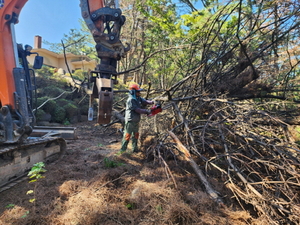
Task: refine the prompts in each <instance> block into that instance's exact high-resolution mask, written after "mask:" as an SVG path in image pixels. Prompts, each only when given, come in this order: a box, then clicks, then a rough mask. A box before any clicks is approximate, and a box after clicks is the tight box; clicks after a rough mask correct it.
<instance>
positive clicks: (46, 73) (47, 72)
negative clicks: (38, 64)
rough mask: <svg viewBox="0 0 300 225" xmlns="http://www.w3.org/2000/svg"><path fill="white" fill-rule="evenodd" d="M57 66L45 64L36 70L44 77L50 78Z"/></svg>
mask: <svg viewBox="0 0 300 225" xmlns="http://www.w3.org/2000/svg"><path fill="white" fill-rule="evenodd" d="M55 70H56V68H53V67H49V66H45V65H43V67H42V68H41V69H38V70H35V73H36V74H38V75H39V76H42V77H44V78H50V77H51V76H53V74H54V73H55Z"/></svg>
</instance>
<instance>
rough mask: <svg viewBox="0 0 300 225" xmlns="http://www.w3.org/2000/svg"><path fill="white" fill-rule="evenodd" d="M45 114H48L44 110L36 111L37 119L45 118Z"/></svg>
mask: <svg viewBox="0 0 300 225" xmlns="http://www.w3.org/2000/svg"><path fill="white" fill-rule="evenodd" d="M45 114H46V113H45V111H44V110H42V109H38V110H37V111H36V113H35V117H36V120H37V121H40V120H41V119H42V118H43V116H44V115H45Z"/></svg>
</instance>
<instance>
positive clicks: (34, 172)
mask: <svg viewBox="0 0 300 225" xmlns="http://www.w3.org/2000/svg"><path fill="white" fill-rule="evenodd" d="M44 167H45V164H44V163H43V162H38V163H35V164H34V165H33V167H32V168H31V170H30V171H29V173H28V175H27V176H29V178H30V179H32V180H30V181H29V183H32V182H36V181H37V180H38V179H41V178H45V177H44V176H43V175H42V173H45V172H46V171H47V170H45V169H44Z"/></svg>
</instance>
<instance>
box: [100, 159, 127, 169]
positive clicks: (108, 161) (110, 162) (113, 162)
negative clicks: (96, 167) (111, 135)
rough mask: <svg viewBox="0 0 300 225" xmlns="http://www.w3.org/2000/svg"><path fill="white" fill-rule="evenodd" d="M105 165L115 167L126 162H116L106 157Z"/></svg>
mask: <svg viewBox="0 0 300 225" xmlns="http://www.w3.org/2000/svg"><path fill="white" fill-rule="evenodd" d="M103 161H104V166H105V167H106V168H115V167H118V166H123V165H124V163H121V162H116V161H114V160H111V159H109V158H104V160H103Z"/></svg>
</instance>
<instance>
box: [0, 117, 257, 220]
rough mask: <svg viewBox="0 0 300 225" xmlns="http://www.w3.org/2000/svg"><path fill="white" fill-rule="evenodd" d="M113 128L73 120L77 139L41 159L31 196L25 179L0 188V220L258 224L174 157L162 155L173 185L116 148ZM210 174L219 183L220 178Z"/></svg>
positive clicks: (147, 163)
mask: <svg viewBox="0 0 300 225" xmlns="http://www.w3.org/2000/svg"><path fill="white" fill-rule="evenodd" d="M119 129H120V127H119V126H118V125H115V126H113V127H110V128H103V127H100V126H95V125H94V123H92V122H87V123H81V124H78V125H77V132H78V139H77V140H71V141H68V147H67V152H66V155H65V156H64V157H63V159H62V160H61V161H59V162H56V163H53V164H49V165H47V166H46V169H47V172H46V173H45V176H46V178H45V179H42V180H40V181H39V182H38V183H36V184H37V187H36V196H35V198H36V202H35V203H29V199H30V198H31V197H30V196H28V195H26V192H27V191H28V190H31V189H33V186H34V184H33V183H28V182H27V181H24V182H22V183H20V184H18V185H17V186H15V187H13V188H12V189H10V190H7V191H5V192H2V193H0V224H1V225H9V224H14V225H21V224H22V225H33V224H36V225H71V224H77V225H96V224H105V225H110V224H111V225H115V224H140V225H148V224H149V225H150V224H153V225H154V224H155V225H159V224H170V225H171V224H187V225H191V224H204V225H205V224H207V225H213V224H218V225H220V224H237V225H243V224H260V223H258V222H257V221H258V220H255V219H253V218H252V217H251V215H250V213H249V212H247V211H244V210H241V209H239V208H238V207H237V206H235V207H234V205H232V204H233V201H232V202H230V199H229V200H227V206H226V207H225V208H224V207H220V206H218V205H216V204H215V203H214V202H213V201H212V200H211V199H210V198H209V197H208V195H207V194H206V193H205V192H203V186H202V184H201V183H200V182H199V181H198V179H197V177H196V176H195V175H194V174H193V173H192V172H189V171H187V170H185V169H182V168H183V165H180V163H181V162H174V161H170V162H169V166H170V169H171V170H172V173H173V176H174V178H175V180H176V187H175V185H174V181H173V180H172V179H170V178H169V177H168V176H167V174H166V172H165V168H164V167H163V166H162V165H160V164H159V163H158V162H154V161H153V160H151V159H149V158H147V157H146V156H145V155H144V154H143V153H138V154H127V153H125V154H123V155H121V156H115V153H116V152H118V151H119V148H120V142H121V138H122V135H121V133H119ZM150 142H151V141H150ZM144 144H145V143H144ZM150 144H151V143H150ZM211 181H212V182H214V186H216V189H218V188H217V187H218V186H219V187H221V188H220V191H222V190H221V189H222V188H223V187H224V185H223V184H222V182H219V181H217V180H211ZM262 222H263V221H262Z"/></svg>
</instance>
